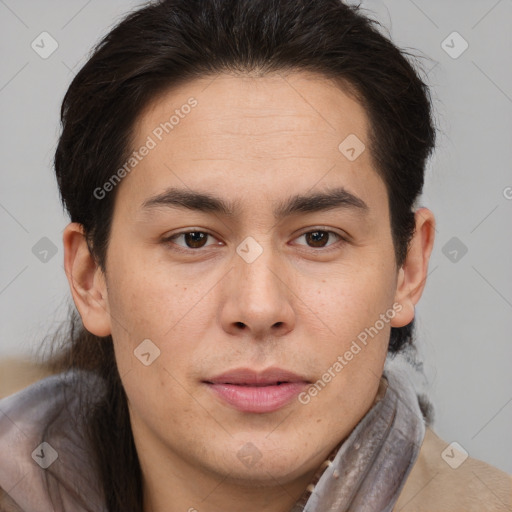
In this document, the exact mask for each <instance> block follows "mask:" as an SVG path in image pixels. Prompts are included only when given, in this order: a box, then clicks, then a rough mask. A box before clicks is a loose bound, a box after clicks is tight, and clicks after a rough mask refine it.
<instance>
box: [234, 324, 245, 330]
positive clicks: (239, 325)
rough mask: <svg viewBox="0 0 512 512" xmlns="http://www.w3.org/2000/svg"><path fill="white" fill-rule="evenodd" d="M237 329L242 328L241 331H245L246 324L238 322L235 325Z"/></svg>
mask: <svg viewBox="0 0 512 512" xmlns="http://www.w3.org/2000/svg"><path fill="white" fill-rule="evenodd" d="M235 325H236V326H237V327H240V328H241V329H243V328H244V327H245V324H244V323H243V322H236V324H235Z"/></svg>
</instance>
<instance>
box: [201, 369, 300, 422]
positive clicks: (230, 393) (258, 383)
mask: <svg viewBox="0 0 512 512" xmlns="http://www.w3.org/2000/svg"><path fill="white" fill-rule="evenodd" d="M203 383H204V384H206V385H207V386H208V388H209V389H211V390H212V392H213V393H214V394H215V395H217V396H218V397H219V398H220V399H221V400H222V401H223V402H225V403H227V404H228V405H230V406H232V407H234V408H235V409H238V410H239V411H241V412H249V413H268V412H274V411H277V410H279V409H281V408H282V407H284V406H285V405H287V404H288V403H290V402H291V401H292V400H293V399H294V398H295V397H296V396H297V395H298V394H299V393H300V392H301V391H302V390H303V389H304V388H305V387H306V386H308V385H309V384H310V381H308V380H307V379H306V378H304V377H301V376H299V375H297V374H295V373H293V372H290V371H288V370H284V369H281V368H268V369H266V370H263V371H261V372H257V371H254V370H252V369H250V368H237V369H234V370H230V371H228V372H225V373H223V374H221V375H217V376H215V377H212V378H209V379H207V380H204V381H203Z"/></svg>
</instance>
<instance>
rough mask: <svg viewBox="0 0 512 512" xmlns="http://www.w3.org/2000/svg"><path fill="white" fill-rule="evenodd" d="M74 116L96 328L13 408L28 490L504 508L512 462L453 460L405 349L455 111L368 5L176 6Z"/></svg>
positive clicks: (120, 45) (129, 34) (325, 507)
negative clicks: (428, 179)
mask: <svg viewBox="0 0 512 512" xmlns="http://www.w3.org/2000/svg"><path fill="white" fill-rule="evenodd" d="M62 113H63V134H62V136H61V139H60V141H59V146H58V148H57V152H56V159H55V166H56V172H57V177H58V180H59V187H60V190H61V194H62V197H63V200H64V202H65V204H66V206H67V208H68V210H69V212H70V215H71V220H72V222H71V223H70V224H69V225H68V226H67V228H66V230H65V232H64V237H63V241H64V249H65V268H66V274H67V276H68V280H69V283H70V289H71V293H72V296H73V300H74V303H75V305H76V307H77V310H78V312H79V314H80V317H81V321H82V323H83V327H84V328H85V330H83V331H80V333H79V336H78V337H75V338H72V339H71V342H72V344H71V348H70V351H69V353H68V354H69V355H68V356H66V357H69V358H70V359H69V361H68V364H67V367H66V365H61V367H60V368H61V369H62V370H63V369H65V368H69V369H70V371H68V372H64V371H63V372H62V373H60V374H59V375H58V376H56V377H53V378H50V379H46V380H44V381H42V382H41V383H39V384H38V385H36V386H35V387H31V388H29V389H28V390H25V391H24V392H22V393H23V394H20V395H14V397H11V398H10V399H7V401H3V402H2V403H1V406H2V410H3V411H4V413H5V416H6V417H8V418H10V421H11V423H9V424H8V423H7V421H5V420H4V422H3V424H2V425H0V428H2V429H3V436H2V440H3V443H4V445H7V440H11V441H12V440H14V439H16V434H17V430H16V429H19V430H22V431H23V432H25V436H26V438H25V439H24V440H23V441H19V439H18V441H19V442H18V443H10V444H9V448H8V449H9V456H8V459H9V461H11V462H2V468H1V472H0V487H2V488H3V489H4V490H5V491H6V493H7V494H6V497H5V498H4V499H5V501H6V502H9V503H10V505H9V506H12V507H17V508H14V509H15V510H20V509H21V510H36V507H37V504H38V503H39V504H44V505H40V506H41V510H51V509H52V508H51V507H56V506H59V503H60V506H61V509H63V510H144V511H154V512H160V511H171V512H174V511H181V510H188V511H194V510H197V511H208V512H216V511H237V510H244V511H245V512H251V511H266V512H278V511H279V512H285V511H290V510H292V511H293V512H297V511H300V510H306V511H317V512H320V511H322V512H324V511H335V510H336V511H338V510H361V511H362V510H366V511H370V510H372V511H373V510H375V511H376V510H400V509H402V510H477V508H475V507H480V508H478V510H481V507H482V506H487V509H488V510H506V508H503V507H507V506H508V503H507V499H508V498H507V496H508V495H507V493H508V492H509V490H510V489H509V487H508V486H509V485H510V484H509V480H508V479H507V477H506V476H505V475H504V474H503V473H501V472H499V471H497V470H494V469H492V468H489V467H488V466H487V465H484V464H483V463H479V462H477V461H466V462H465V463H464V464H465V467H466V468H471V469H470V470H469V469H468V473H467V474H466V473H465V471H466V470H462V471H460V472H458V473H453V470H452V468H450V467H449V466H448V465H447V464H446V463H445V462H444V461H443V460H442V459H441V454H440V450H442V449H444V447H445V446H446V443H443V442H442V441H441V440H439V439H438V438H437V437H436V436H435V435H434V434H433V433H431V432H428V431H426V427H425V420H424V417H423V414H422V408H421V407H420V404H419V402H418V398H417V397H416V395H415V392H414V388H413V386H412V384H411V383H410V381H409V380H408V378H407V375H406V374H405V373H404V372H403V371H401V370H400V369H399V368H397V367H396V365H393V362H392V355H393V354H394V353H397V352H400V351H404V350H406V349H407V347H410V346H411V344H412V342H413V340H412V338H411V336H410V335H411V331H412V329H411V327H412V323H413V320H414V313H415V310H414V308H415V305H416V304H417V303H418V301H419V299H420V297H421V294H422V292H423V289H424V286H425V281H426V276H427V271H428V262H429V257H430V254H431V251H432V247H433V243H434V227H435V219H434V216H433V214H432V212H431V211H430V210H428V209H427V208H413V205H414V203H415V201H416V199H417V197H418V195H419V193H420V192H421V187H422V185H423V173H424V165H425V161H426V158H427V157H428V155H429V153H430V151H431V149H432V148H433V143H434V130H433V127H432V125H431V119H430V106H429V102H428V98H427V90H426V87H425V86H424V84H423V83H422V82H421V80H420V79H419V77H418V76H417V75H416V74H415V72H414V70H413V68H412V67H411V66H410V64H408V63H407V61H406V60H405V58H404V57H403V56H402V55H401V54H400V53H399V51H398V50H397V49H396V47H394V46H393V45H392V44H391V43H390V42H389V41H388V40H386V39H385V38H384V37H383V36H382V35H380V34H379V33H378V32H377V31H376V30H375V29H374V28H373V27H371V23H370V22H369V21H368V20H367V19H366V18H364V17H363V16H361V15H360V14H359V13H358V12H357V9H356V8H351V7H347V6H346V5H344V4H342V3H339V2H337V1H335V0H325V1H321V2H316V3H315V4H312V3H311V2H306V1H304V2H296V1H294V2H288V1H282V2H278V3H276V2H266V1H262V2H243V1H229V2H214V1H212V2H202V3H197V5H196V2H184V1H182V2H179V1H164V2H160V3H155V4H154V5H152V6H148V7H146V8H144V9H141V10H140V11H138V12H137V13H134V14H133V15H131V16H129V17H128V18H127V19H126V20H125V21H124V22H122V23H121V24H120V25H119V27H117V28H115V29H114V30H113V31H112V32H111V33H110V34H109V36H107V38H106V39H105V41H104V43H103V44H102V45H100V46H99V47H98V49H97V51H96V53H95V54H94V56H93V57H92V58H91V59H90V61H89V62H88V63H87V64H86V65H85V66H84V68H83V69H82V70H81V72H80V73H78V75H77V77H76V78H75V80H74V82H73V84H72V85H71V86H70V89H69V91H68V93H67V95H66V97H65V99H64V103H63V111H62ZM388 354H389V355H390V357H389V358H388ZM387 359H388V365H387V366H386V367H385V363H386V360H387ZM50 394H51V396H52V397H53V398H52V402H51V403H50V401H47V402H45V397H48V396H49V395H50ZM36 402H37V403H39V404H40V406H39V408H38V409H37V410H36V411H35V412H34V411H32V413H33V414H31V409H30V406H31V405H33V404H34V403H36ZM13 425H14V427H13ZM21 426H23V427H24V428H21ZM18 437H19V435H18ZM36 440H37V441H38V442H35V441H36ZM29 441H30V442H29ZM39 442H40V444H39ZM30 443H32V444H30ZM44 443H46V444H44ZM32 445H33V448H32V449H33V450H34V451H33V452H32V457H31V458H30V457H27V455H26V454H27V451H26V450H22V449H21V448H20V447H21V446H23V447H26V446H32ZM30 451H32V450H30ZM30 451H29V452H28V453H30ZM456 456H458V455H457V454H456V453H454V457H456ZM37 459H39V462H38V460H37ZM52 459H53V460H52ZM12 461H14V462H12ZM34 462H35V463H36V464H39V466H40V467H38V466H37V465H35V464H34ZM41 462H42V464H41ZM443 464H444V466H443ZM43 466H45V467H43ZM461 467H462V466H461ZM411 470H412V471H411ZM470 473H471V474H472V473H475V474H476V475H477V477H479V478H480V479H481V480H482V481H483V482H484V485H486V486H488V491H485V493H482V492H481V491H480V490H479V491H478V493H476V494H475V493H474V491H473V489H471V488H469V479H468V475H470ZM445 475H449V478H448V479H447V477H446V476H445ZM470 476H471V475H470ZM438 477H439V478H438ZM23 478H26V481H27V482H30V485H29V484H28V483H23ZM19 480H22V483H21V484H20V486H18V485H17V484H15V481H19ZM447 482H450V484H449V485H450V487H449V492H448V489H447V488H446V487H443V486H446V485H447ZM439 486H441V487H439ZM432 496H435V499H436V500H437V501H433V500H432ZM461 499H463V500H464V501H460V500H461ZM482 499H483V502H482ZM59 500H60V501H59ZM483 504H485V505H483ZM6 507H7V505H5V506H4V508H6ZM500 507H501V508H500ZM6 509H7V510H8V508H6Z"/></svg>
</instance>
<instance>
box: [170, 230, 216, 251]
mask: <svg viewBox="0 0 512 512" xmlns="http://www.w3.org/2000/svg"><path fill="white" fill-rule="evenodd" d="M208 237H211V238H213V236H212V235H210V234H209V233H206V232H205V231H182V232H181V233H176V234H174V235H172V236H169V237H167V238H165V239H164V240H163V241H164V242H165V243H172V244H174V245H177V246H178V247H183V248H184V249H185V250H186V249H192V250H194V249H201V248H202V247H207V245H206V241H207V240H208ZM180 238H182V239H183V242H184V243H185V245H182V244H179V243H176V242H175V240H178V239H180ZM208 245H212V244H208ZM177 250H181V249H177Z"/></svg>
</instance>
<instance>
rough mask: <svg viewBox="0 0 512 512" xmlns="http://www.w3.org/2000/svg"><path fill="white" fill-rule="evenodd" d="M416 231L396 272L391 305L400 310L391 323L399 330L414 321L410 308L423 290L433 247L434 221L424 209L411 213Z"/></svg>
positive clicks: (428, 211) (430, 214) (412, 309)
mask: <svg viewBox="0 0 512 512" xmlns="http://www.w3.org/2000/svg"><path fill="white" fill-rule="evenodd" d="M415 219H416V229H415V232H414V235H413V238H412V239H411V243H410V245H409V251H408V253H407V257H406V259H405V261H404V264H403V265H402V266H401V267H400V269H399V271H398V280H397V288H396V293H395V302H396V303H398V304H401V305H402V309H401V310H400V311H399V312H398V313H397V314H396V315H395V316H394V318H393V319H392V320H391V326H392V327H403V326H404V325H407V324H409V323H410V322H412V320H413V319H414V313H415V312H414V306H415V305H416V304H417V303H418V301H419V300H420V298H421V295H422V293H423V289H424V288H425V283H426V279H427V273H428V263H429V260H430V254H431V253H432V248H433V246H434V235H435V226H436V222H435V218H434V214H433V213H432V212H431V211H430V210H429V209H428V208H419V209H418V210H416V212H415Z"/></svg>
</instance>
